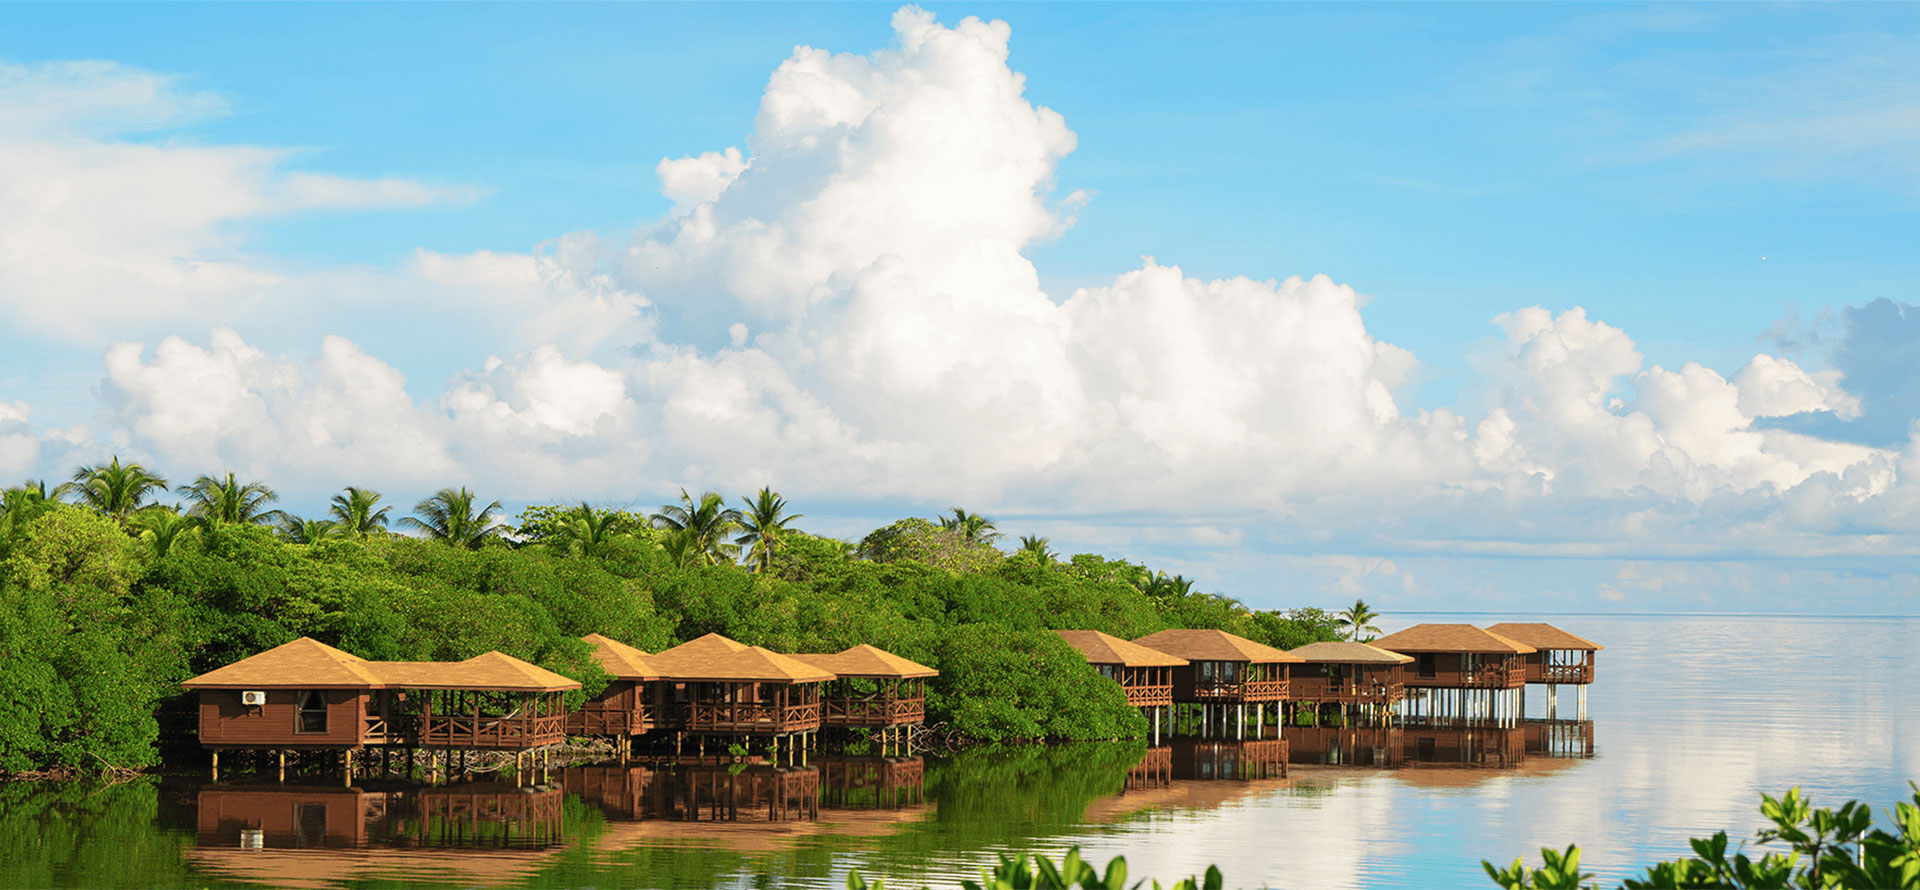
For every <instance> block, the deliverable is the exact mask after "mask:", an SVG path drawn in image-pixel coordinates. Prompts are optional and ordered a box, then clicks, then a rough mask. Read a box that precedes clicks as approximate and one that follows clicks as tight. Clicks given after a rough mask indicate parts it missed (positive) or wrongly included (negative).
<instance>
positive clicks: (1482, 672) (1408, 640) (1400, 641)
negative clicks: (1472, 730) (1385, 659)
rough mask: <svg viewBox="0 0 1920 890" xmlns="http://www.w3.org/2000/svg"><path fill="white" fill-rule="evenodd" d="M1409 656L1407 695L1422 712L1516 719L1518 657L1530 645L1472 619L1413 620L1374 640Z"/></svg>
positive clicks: (1521, 666) (1521, 680)
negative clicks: (1409, 690) (1465, 621)
mask: <svg viewBox="0 0 1920 890" xmlns="http://www.w3.org/2000/svg"><path fill="white" fill-rule="evenodd" d="M1373 645H1374V646H1377V647H1379V648H1381V649H1386V650H1388V651H1390V652H1398V653H1400V654H1402V655H1411V656H1413V658H1414V663H1413V665H1412V668H1413V669H1412V670H1411V671H1410V672H1408V673H1407V675H1406V685H1407V686H1408V687H1411V688H1413V689H1416V690H1418V693H1417V694H1416V695H1414V696H1412V697H1410V698H1409V699H1408V701H1409V707H1410V708H1411V709H1412V710H1413V711H1415V712H1418V713H1419V715H1420V716H1422V717H1424V718H1426V719H1429V720H1433V719H1460V720H1485V721H1492V722H1497V723H1502V724H1512V723H1515V722H1517V721H1518V720H1519V719H1520V713H1521V701H1520V696H1519V690H1521V689H1523V688H1525V687H1526V685H1527V672H1526V665H1525V663H1524V662H1523V661H1522V656H1526V655H1530V654H1532V653H1533V651H1534V649H1533V647H1532V646H1528V645H1526V644H1525V643H1521V642H1518V641H1515V640H1512V639H1508V638H1507V637H1504V636H1501V635H1500V634H1498V633H1495V632H1493V631H1490V630H1486V629H1483V628H1478V627H1474V626H1473V625H1471V624H1416V625H1414V626H1412V627H1409V628H1407V629H1406V630H1403V631H1400V632H1398V633H1393V634H1388V635H1387V636H1384V637H1381V638H1379V639H1377V640H1374V641H1373Z"/></svg>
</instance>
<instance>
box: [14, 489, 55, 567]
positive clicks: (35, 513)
mask: <svg viewBox="0 0 1920 890" xmlns="http://www.w3.org/2000/svg"><path fill="white" fill-rule="evenodd" d="M64 487H65V486H62V488H64ZM58 490H59V489H55V491H58ZM55 497H58V495H57V494H56V495H55ZM52 508H53V499H52V498H49V497H48V496H47V484H46V483H44V482H35V481H34V480H32V479H29V480H27V481H26V482H25V483H23V484H21V485H18V486H15V487H13V488H9V489H7V490H6V491H4V492H0V560H4V559H6V558H7V554H8V553H10V552H11V551H12V549H13V542H14V539H15V538H18V537H19V536H21V535H22V534H24V533H25V532H26V528H27V525H28V524H29V523H31V522H33V521H34V520H35V519H38V518H40V516H41V514H43V513H45V512H47V511H48V510H50V509H52Z"/></svg>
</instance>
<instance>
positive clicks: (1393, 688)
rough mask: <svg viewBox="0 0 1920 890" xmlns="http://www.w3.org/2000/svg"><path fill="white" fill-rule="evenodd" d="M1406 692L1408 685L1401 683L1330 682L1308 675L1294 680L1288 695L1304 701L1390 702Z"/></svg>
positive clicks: (1402, 696) (1292, 699) (1403, 695)
mask: <svg viewBox="0 0 1920 890" xmlns="http://www.w3.org/2000/svg"><path fill="white" fill-rule="evenodd" d="M1406 692H1407V690H1406V687H1405V686H1404V685H1402V684H1399V683H1368V682H1365V681H1361V682H1349V683H1339V682H1335V683H1330V682H1327V681H1326V680H1324V679H1321V678H1318V677H1306V678H1300V679H1296V680H1294V681H1293V687H1292V689H1290V690H1289V691H1288V697H1289V700H1291V701H1302V702H1348V703H1360V704H1388V703H1390V702H1396V701H1399V700H1400V699H1402V698H1405V697H1406Z"/></svg>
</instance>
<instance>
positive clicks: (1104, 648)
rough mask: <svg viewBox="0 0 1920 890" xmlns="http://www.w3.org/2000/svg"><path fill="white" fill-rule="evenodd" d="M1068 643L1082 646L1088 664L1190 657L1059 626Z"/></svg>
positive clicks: (1168, 663) (1157, 662) (1172, 663)
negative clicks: (1063, 628) (1169, 653)
mask: <svg viewBox="0 0 1920 890" xmlns="http://www.w3.org/2000/svg"><path fill="white" fill-rule="evenodd" d="M1054 633H1057V634H1059V635H1060V638H1061V639H1063V640H1066V641H1067V645H1069V646H1072V647H1073V648H1075V649H1078V650H1080V654H1081V655H1085V656H1086V657H1087V663H1088V664H1117V665H1120V666H1122V667H1179V666H1181V665H1183V664H1186V663H1187V660H1186V659H1184V658H1181V657H1180V656H1178V655H1168V654H1167V653H1165V652H1162V651H1160V650H1158V649H1149V648H1147V647H1145V646H1141V645H1138V644H1135V643H1129V642H1127V641H1126V640H1123V639H1120V638H1119V637H1116V636H1111V635H1109V634H1103V633H1101V632H1099V631H1097V630H1056V631H1054Z"/></svg>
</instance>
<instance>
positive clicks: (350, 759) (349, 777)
mask: <svg viewBox="0 0 1920 890" xmlns="http://www.w3.org/2000/svg"><path fill="white" fill-rule="evenodd" d="M346 753H347V757H346V761H347V787H348V788H352V787H353V749H352V748H348V749H347V752H346Z"/></svg>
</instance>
